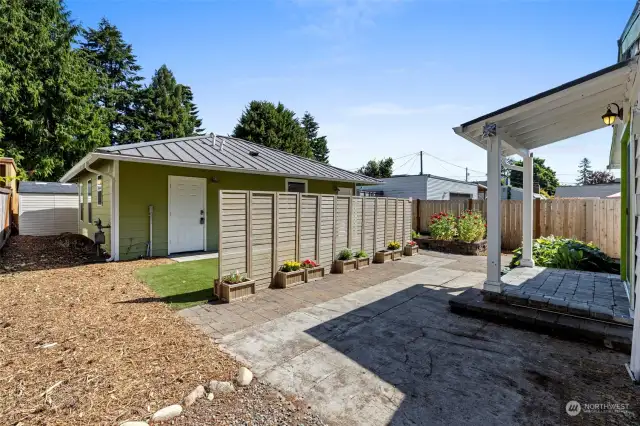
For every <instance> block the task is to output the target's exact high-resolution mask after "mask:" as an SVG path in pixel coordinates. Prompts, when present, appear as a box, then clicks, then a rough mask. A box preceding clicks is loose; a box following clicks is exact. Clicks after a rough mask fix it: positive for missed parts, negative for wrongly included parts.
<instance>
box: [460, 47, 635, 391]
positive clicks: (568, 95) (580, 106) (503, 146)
mask: <svg viewBox="0 0 640 426" xmlns="http://www.w3.org/2000/svg"><path fill="white" fill-rule="evenodd" d="M637 70H638V60H637V58H632V59H630V60H627V61H624V62H621V63H618V64H615V65H612V66H610V67H607V68H604V69H602V70H599V71H597V72H594V73H592V74H588V75H586V76H584V77H581V78H579V79H576V80H573V81H570V82H568V83H566V84H563V85H561V86H558V87H555V88H553V89H550V90H548V91H545V92H543V93H540V94H537V95H535V96H532V97H529V98H527V99H524V100H522V101H520V102H517V103H514V104H512V105H509V106H506V107H504V108H501V109H499V110H497V111H494V112H492V113H489V114H486V115H483V116H481V117H478V118H476V119H474V120H471V121H468V122H466V123H463V124H461V125H460V126H458V127H455V128H454V129H453V130H454V132H455V133H456V134H458V135H459V136H462V137H463V138H465V139H467V140H468V141H470V142H472V143H473V144H475V145H477V146H480V147H481V148H483V149H485V150H486V152H487V187H488V188H487V201H486V202H487V240H488V256H487V278H486V281H485V283H484V286H483V289H484V291H485V292H487V293H488V294H501V293H503V292H504V290H505V282H504V280H503V278H502V266H503V265H501V264H500V254H501V227H500V224H501V217H500V210H501V209H500V201H501V196H500V191H501V180H500V179H501V169H502V167H510V168H513V166H507V165H505V164H504V158H505V157H507V156H511V155H519V156H520V157H522V159H523V164H524V165H523V167H521V168H517V170H520V171H522V172H523V192H524V194H523V215H522V217H523V222H522V223H523V225H522V226H523V229H522V235H523V243H522V248H523V249H522V260H521V266H523V267H530V268H531V267H534V266H535V264H534V260H533V258H532V244H533V219H534V218H533V156H534V150H535V149H536V148H540V147H542V146H545V145H549V144H553V143H557V142H559V141H562V140H564V139H568V138H571V137H574V136H578V135H581V134H584V133H588V132H591V131H595V130H598V129H601V128H604V127H607V126H608V125H612V126H613V127H614V135H615V138H616V139H617V142H618V143H617V144H614V146H615V145H617V149H618V150H619V149H620V143H619V142H620V139H621V138H622V135H623V133H624V128H625V123H631V124H630V126H631V128H632V130H631V135H634V134H636V133H640V126H637V127H638V131H634V129H633V122H634V119H636V120H637V119H638V118H640V116H637V114H638V109H637V99H638V90H639V89H640V85H639V81H638V80H639V79H638V78H637ZM609 112H612V114H610V115H611V117H608V120H606V121H607V122H608V123H610V124H605V119H604V118H605V117H603V115H605V114H606V113H609ZM634 117H635V118H634ZM637 122H640V121H637ZM605 143H608V141H606V142H605ZM612 158H614V159H615V158H617V159H619V158H620V156H619V153H618V154H616V153H615V152H614V153H613V155H612ZM631 158H634V157H633V156H632V157H631ZM628 190H629V193H630V194H635V189H634V188H633V187H632V188H628ZM631 204H633V203H631ZM629 216H630V217H634V212H633V211H630V212H629ZM633 229H635V226H634V228H633ZM630 240H632V239H631V238H630ZM634 245H635V243H634V244H629V247H628V248H629V252H628V253H629V258H630V259H634V260H635V255H634V253H633V250H634V249H635V247H633V246H634ZM629 264H630V265H631V267H632V268H633V266H632V262H629ZM628 276H629V277H633V278H631V279H629V280H628V281H627V283H626V284H627V289H628V295H629V299H630V306H631V308H632V311H633V306H634V299H635V298H634V293H635V275H634V274H633V273H632V274H629V275H628ZM634 313H635V318H634V321H635V324H636V325H638V326H636V327H634V333H633V350H632V360H631V363H630V372H631V373H632V376H633V377H634V379H636V380H637V379H640V347H639V346H640V310H635V312H634Z"/></svg>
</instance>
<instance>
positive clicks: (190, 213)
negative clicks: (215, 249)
mask: <svg viewBox="0 0 640 426" xmlns="http://www.w3.org/2000/svg"><path fill="white" fill-rule="evenodd" d="M206 189H207V180H206V179H204V178H192V177H183V176H169V254H171V253H180V252H184V251H199V250H204V249H205V230H206V217H207V211H206V207H205V206H206Z"/></svg>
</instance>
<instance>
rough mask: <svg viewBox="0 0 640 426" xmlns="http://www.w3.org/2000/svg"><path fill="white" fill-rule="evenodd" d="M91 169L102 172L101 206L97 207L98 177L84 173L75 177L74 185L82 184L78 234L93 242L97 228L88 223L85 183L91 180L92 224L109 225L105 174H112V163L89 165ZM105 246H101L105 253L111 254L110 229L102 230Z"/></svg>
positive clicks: (108, 199)
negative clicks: (97, 222) (96, 222)
mask: <svg viewBox="0 0 640 426" xmlns="http://www.w3.org/2000/svg"><path fill="white" fill-rule="evenodd" d="M91 168H92V169H94V170H97V171H100V172H104V174H103V175H102V205H101V206H100V205H98V188H97V187H98V182H97V181H98V179H97V177H98V175H96V174H94V173H90V172H87V171H84V172H82V173H80V174H79V175H78V177H77V180H76V183H78V184H80V183H81V184H82V192H83V197H84V203H83V205H82V208H83V220H81V221H79V222H78V233H79V234H82V235H85V236H87V237H89V238H91V239H92V240H93V235H94V234H95V233H96V232H97V231H98V228H97V227H96V226H95V225H94V224H93V223H90V222H89V206H88V199H87V188H88V185H87V182H88V181H89V180H91V188H92V195H91V207H92V210H93V212H92V218H91V220H92V222H95V221H97V220H98V219H100V220H101V221H102V224H103V225H104V226H106V225H110V224H111V179H110V178H109V177H108V176H107V175H106V173H110V174H112V173H113V162H112V161H103V160H101V161H98V162H96V163H94V164H92V165H91ZM104 237H105V244H104V245H103V246H102V247H103V248H104V249H105V250H106V251H107V252H111V231H110V229H105V230H104Z"/></svg>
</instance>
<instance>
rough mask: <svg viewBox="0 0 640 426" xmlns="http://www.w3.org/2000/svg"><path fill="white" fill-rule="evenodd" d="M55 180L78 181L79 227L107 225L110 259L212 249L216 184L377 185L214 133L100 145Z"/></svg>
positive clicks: (268, 187)
mask: <svg viewBox="0 0 640 426" xmlns="http://www.w3.org/2000/svg"><path fill="white" fill-rule="evenodd" d="M60 181H61V182H77V183H78V189H79V194H80V199H79V203H80V207H81V209H80V214H79V216H80V222H79V226H78V231H79V232H81V233H83V234H84V235H87V236H88V237H90V238H94V234H95V233H96V231H97V230H98V229H97V227H96V225H95V223H96V221H98V220H100V222H101V223H102V225H103V226H107V225H108V226H110V227H109V228H106V229H105V230H104V232H105V247H104V248H105V249H106V250H107V252H109V253H110V254H111V256H112V258H113V259H115V260H118V259H133V258H137V257H140V256H144V255H147V254H148V253H151V254H152V255H153V256H167V255H169V254H173V253H179V252H188V251H202V250H207V251H216V250H217V249H218V237H219V227H220V221H219V217H218V216H219V212H218V209H219V191H220V190H222V189H226V190H253V191H280V192H283V191H288V192H310V193H320V194H341V195H342V194H348V195H355V189H356V185H367V184H377V183H379V181H378V180H376V179H373V178H369V177H367V176H362V175H360V174H357V173H353V172H349V171H346V170H342V169H339V168H336V167H333V166H330V165H327V164H323V163H319V162H317V161H314V160H310V159H308V158H302V157H298V156H295V155H293V154H289V153H285V152H282V151H278V150H275V149H271V148H267V147H265V146H263V145H259V144H255V143H251V142H247V141H244V140H241V139H236V138H232V137H227V136H215V135H212V136H193V137H187V138H180V139H170V140H161V141H155V142H142V143H135V144H129V145H120V146H112V147H104V148H98V149H96V150H95V151H94V152H92V153H90V154H88V155H87V156H86V157H84V158H83V159H82V160H81V161H80V162H79V163H78V164H76V165H75V166H73V168H72V169H71V170H69V171H68V172H67V173H66V174H65V175H64V176H63V177H62V178H61V179H60ZM239 232H240V231H239ZM238 236H239V237H241V235H240V234H239V235H238Z"/></svg>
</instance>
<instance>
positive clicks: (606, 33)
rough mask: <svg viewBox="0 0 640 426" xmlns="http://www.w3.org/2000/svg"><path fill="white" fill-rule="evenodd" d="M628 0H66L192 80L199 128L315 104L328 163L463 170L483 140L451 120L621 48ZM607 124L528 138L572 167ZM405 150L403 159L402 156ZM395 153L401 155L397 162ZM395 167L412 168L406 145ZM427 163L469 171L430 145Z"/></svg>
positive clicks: (475, 160)
mask: <svg viewBox="0 0 640 426" xmlns="http://www.w3.org/2000/svg"><path fill="white" fill-rule="evenodd" d="M633 4H634V1H633V0H601V1H596V0H575V1H569V0H554V1H519V0H505V1H493V0H466V1H462V0H461V1H457V0H448V1H447V0H413V1H403V0H236V1H233V0H193V1H143V0H129V1H126V2H125V1H87V0H84V1H68V2H67V7H68V8H69V9H70V11H71V13H72V16H73V18H74V19H76V20H77V21H79V22H80V23H82V24H83V25H85V26H95V25H96V24H97V22H98V21H99V19H100V18H101V17H103V16H104V17H106V18H108V19H109V20H110V21H111V22H112V23H114V24H115V25H117V26H118V27H119V28H120V30H121V31H122V32H123V34H124V37H125V39H126V41H127V42H128V43H131V44H132V45H133V48H134V53H135V54H136V55H137V56H138V61H139V63H140V65H141V66H142V67H143V75H144V76H145V77H149V76H150V75H151V74H152V73H153V71H154V70H155V69H157V68H158V67H160V66H161V65H162V64H167V66H168V67H169V68H170V69H171V70H173V72H174V73H175V75H176V78H177V79H178V81H179V82H181V83H183V84H187V85H190V86H191V87H192V89H193V92H194V94H195V100H196V103H197V105H198V107H199V109H200V114H201V117H202V119H203V121H204V126H205V127H206V129H207V131H208V132H211V131H212V132H216V133H219V134H227V133H230V132H231V131H232V129H233V127H234V125H235V123H236V121H237V119H238V117H239V116H240V114H241V112H242V109H243V108H244V106H245V105H246V104H247V103H248V102H249V101H251V100H253V99H261V100H262V99H266V100H270V101H273V102H278V101H280V102H282V103H284V104H285V105H286V106H287V107H289V108H290V109H293V110H294V111H296V112H297V113H298V115H302V114H303V113H304V111H305V110H308V111H310V112H311V113H312V114H313V115H314V116H315V117H316V120H317V121H318V122H319V124H320V131H321V133H322V134H326V135H327V137H328V141H329V148H330V150H331V155H330V161H331V163H332V164H334V165H336V166H338V167H342V168H346V169H355V168H357V167H358V166H360V165H362V164H364V163H366V161H368V160H369V159H370V158H373V157H377V158H382V157H388V156H391V157H392V158H399V157H403V156H406V155H407V154H411V153H414V152H418V151H420V150H423V151H425V152H426V153H429V154H431V155H433V156H436V157H439V158H441V159H444V160H446V161H448V162H450V163H453V164H456V165H458V166H461V167H464V166H466V167H469V168H470V169H471V170H472V172H471V175H472V179H482V178H483V177H484V176H482V174H483V173H484V172H485V171H486V156H485V154H484V151H482V150H481V149H480V148H476V147H475V146H473V145H472V144H470V143H469V142H467V141H465V140H464V139H461V138H460V137H458V136H456V135H455V134H454V133H453V131H452V130H451V128H452V127H454V126H456V125H459V124H460V123H462V122H465V121H468V120H470V119H472V118H475V117H477V116H479V115H482V114H484V113H487V112H490V111H493V110H495V109H497V108H500V107H502V106H505V105H507V104H510V103H513V102H515V101H518V100H520V99H522V98H524V97H527V96H530V95H533V94H536V93H538V92H541V91H543V90H546V89H549V88H551V87H553V86H556V85H559V84H562V83H564V82H566V81H569V80H572V79H574V78H577V77H580V76H582V75H584V74H587V73H590V72H593V71H596V70H598V69H600V68H603V67H605V66H608V65H611V64H613V63H615V61H616V55H617V47H616V46H617V44H616V42H617V39H618V37H619V36H620V33H621V32H622V28H623V26H624V24H625V23H626V20H627V18H628V17H629V15H630V14H631V11H632V9H633ZM610 135H611V131H610V129H604V130H600V131H597V132H592V133H590V134H588V135H584V136H580V137H577V138H573V139H570V140H567V141H564V142H562V143H558V144H554V145H552V146H549V147H544V148H541V149H539V150H536V151H535V155H537V156H541V157H543V158H545V159H546V160H547V163H548V164H550V165H551V166H552V167H553V168H554V169H555V170H556V171H557V173H558V174H559V178H560V180H561V182H573V181H574V180H575V175H576V173H575V172H576V169H577V166H578V161H579V160H580V159H581V158H582V157H584V156H586V157H588V158H589V159H591V161H592V163H593V165H594V167H595V168H596V169H604V167H605V166H606V164H607V160H608V154H609V146H610ZM407 160H410V161H409V162H408V163H407V162H406V161H407ZM400 166H402V167H400ZM396 167H397V170H396V171H397V172H398V173H416V172H417V171H418V170H419V165H418V161H414V160H413V159H412V157H404V158H401V159H399V160H397V162H396ZM425 173H432V174H436V175H441V176H447V177H453V178H460V179H461V178H464V171H463V170H462V169H460V168H459V167H455V166H452V165H450V164H446V163H443V162H441V161H438V160H436V159H434V158H432V157H429V156H425Z"/></svg>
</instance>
